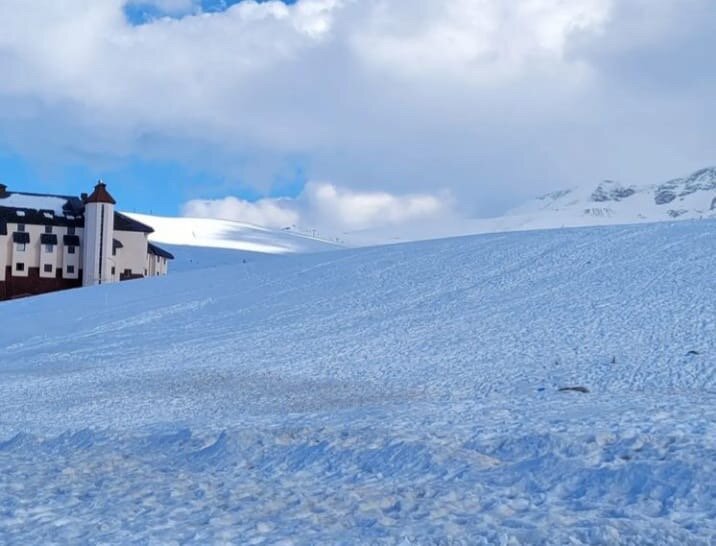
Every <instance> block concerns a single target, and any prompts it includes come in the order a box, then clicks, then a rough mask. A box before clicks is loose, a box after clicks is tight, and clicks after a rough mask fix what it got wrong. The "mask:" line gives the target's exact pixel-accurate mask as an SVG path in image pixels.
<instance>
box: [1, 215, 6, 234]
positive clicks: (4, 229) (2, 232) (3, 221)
mask: <svg viewBox="0 0 716 546" xmlns="http://www.w3.org/2000/svg"><path fill="white" fill-rule="evenodd" d="M0 235H7V222H6V221H5V220H4V219H3V218H0Z"/></svg>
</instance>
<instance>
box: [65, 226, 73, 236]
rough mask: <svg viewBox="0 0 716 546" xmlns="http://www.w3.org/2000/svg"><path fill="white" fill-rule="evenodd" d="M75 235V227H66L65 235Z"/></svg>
mask: <svg viewBox="0 0 716 546" xmlns="http://www.w3.org/2000/svg"><path fill="white" fill-rule="evenodd" d="M74 234H75V226H68V227H67V235H74Z"/></svg>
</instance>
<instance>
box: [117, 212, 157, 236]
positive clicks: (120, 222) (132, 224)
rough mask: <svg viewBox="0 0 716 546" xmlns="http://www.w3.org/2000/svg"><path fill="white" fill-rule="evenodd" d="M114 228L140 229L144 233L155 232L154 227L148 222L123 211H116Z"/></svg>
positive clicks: (121, 229)
mask: <svg viewBox="0 0 716 546" xmlns="http://www.w3.org/2000/svg"><path fill="white" fill-rule="evenodd" d="M114 229H115V230H116V231H139V232H142V233H154V229H153V228H151V227H149V226H148V225H147V224H143V223H142V222H137V221H136V220H133V219H132V218H130V217H129V216H125V215H124V214H122V213H121V212H115V213H114Z"/></svg>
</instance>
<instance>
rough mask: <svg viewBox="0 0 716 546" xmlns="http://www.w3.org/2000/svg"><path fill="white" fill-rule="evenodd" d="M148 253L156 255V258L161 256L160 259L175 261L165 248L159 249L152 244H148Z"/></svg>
mask: <svg viewBox="0 0 716 546" xmlns="http://www.w3.org/2000/svg"><path fill="white" fill-rule="evenodd" d="M147 251H148V252H149V254H154V255H155V256H159V257H160V258H166V259H167V260H173V259H174V255H173V254H170V253H169V252H167V251H166V250H164V249H163V248H159V247H158V246H157V245H153V244H152V243H148V244H147Z"/></svg>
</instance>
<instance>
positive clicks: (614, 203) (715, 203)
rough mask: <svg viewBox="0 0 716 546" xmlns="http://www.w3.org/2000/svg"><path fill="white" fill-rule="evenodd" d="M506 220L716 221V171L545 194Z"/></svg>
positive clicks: (546, 223)
mask: <svg viewBox="0 0 716 546" xmlns="http://www.w3.org/2000/svg"><path fill="white" fill-rule="evenodd" d="M506 216H508V217H513V218H515V219H519V221H522V222H523V224H522V226H523V227H560V226H562V225H568V226H578V225H595V224H630V223H636V222H656V221H663V220H666V221H669V220H674V219H683V220H691V219H701V218H716V168H709V169H702V170H700V171H696V172H695V173H693V174H691V175H689V176H687V177H686V178H677V179H675V180H670V181H668V182H665V183H663V184H653V185H646V186H634V185H631V186H627V185H623V184H620V183H619V182H615V181H612V180H606V181H604V182H602V183H600V184H598V185H597V186H596V187H594V188H581V189H580V188H576V189H572V190H564V191H558V192H554V193H550V194H547V195H544V196H542V197H540V198H539V199H537V200H535V201H534V202H532V203H528V204H527V205H525V206H523V207H520V208H518V209H515V210H513V211H511V212H509V213H508V214H507V215H506Z"/></svg>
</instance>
